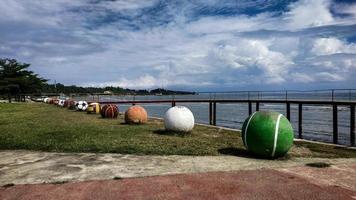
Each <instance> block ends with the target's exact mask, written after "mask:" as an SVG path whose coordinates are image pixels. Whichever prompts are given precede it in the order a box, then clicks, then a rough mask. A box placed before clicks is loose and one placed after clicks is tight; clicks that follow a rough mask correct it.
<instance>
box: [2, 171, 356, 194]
mask: <svg viewBox="0 0 356 200" xmlns="http://www.w3.org/2000/svg"><path fill="white" fill-rule="evenodd" d="M349 167H350V166H349ZM341 168H342V167H341ZM351 168H353V170H354V173H353V175H352V177H350V176H348V177H349V178H353V180H354V181H353V182H352V186H350V187H352V188H355V186H356V184H355V183H356V182H355V178H356V176H355V174H356V173H355V171H356V165H353V166H352V167H351ZM312 170H314V171H320V170H321V171H323V169H315V168H314V169H312ZM291 171H293V168H291V169H289V172H281V171H277V170H272V169H260V170H247V171H237V172H209V173H197V174H181V175H169V176H155V177H146V178H129V179H122V180H109V181H86V182H76V183H65V184H35V185H34V184H32V185H16V186H13V187H7V188H0V199H2V200H10V199H11V200H12V199H14V200H15V199H16V200H18V199H28V200H30V199H31V200H32V199H57V200H58V199H77V200H81V199H87V200H90V199H204V200H206V199H298V200H301V199H330V200H331V199H332V200H337V199H342V200H347V199H355V198H356V192H355V190H350V189H349V188H346V187H341V186H339V185H335V184H333V183H331V184H329V183H326V182H325V180H323V181H318V180H316V179H309V178H307V177H303V176H300V175H294V174H293V173H291ZM337 171H338V170H337ZM324 172H325V171H324ZM333 175H335V174H330V176H333ZM333 177H334V176H333Z"/></svg>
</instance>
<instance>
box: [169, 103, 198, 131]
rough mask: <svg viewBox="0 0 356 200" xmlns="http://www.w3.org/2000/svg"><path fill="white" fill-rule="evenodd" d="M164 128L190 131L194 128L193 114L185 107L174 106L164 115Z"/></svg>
mask: <svg viewBox="0 0 356 200" xmlns="http://www.w3.org/2000/svg"><path fill="white" fill-rule="evenodd" d="M164 126H165V128H166V130H170V131H178V132H190V131H191V130H193V128H194V115H193V113H192V111H190V110H189V109H188V108H187V107H184V106H174V107H172V108H170V109H168V110H167V112H166V114H165V115H164Z"/></svg>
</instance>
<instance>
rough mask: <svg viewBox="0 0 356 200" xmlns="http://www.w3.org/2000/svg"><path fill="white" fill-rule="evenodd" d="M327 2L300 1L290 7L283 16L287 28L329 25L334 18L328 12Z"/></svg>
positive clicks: (328, 4) (321, 0)
mask: <svg viewBox="0 0 356 200" xmlns="http://www.w3.org/2000/svg"><path fill="white" fill-rule="evenodd" d="M329 7H330V1H329V0H312V1H310V0H301V1H297V2H295V3H293V4H292V5H290V11H289V12H287V13H286V14H285V19H287V20H288V21H289V24H288V25H289V27H290V28H291V29H295V28H305V27H311V26H321V25H326V24H330V23H332V22H333V21H334V18H333V16H332V14H331V12H330V9H329Z"/></svg>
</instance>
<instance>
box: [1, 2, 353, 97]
mask: <svg viewBox="0 0 356 200" xmlns="http://www.w3.org/2000/svg"><path fill="white" fill-rule="evenodd" d="M0 57H1V58H15V59H17V60H18V61H20V62H25V63H30V64H31V67H30V69H31V70H33V71H34V72H35V73H38V74H40V75H41V76H42V77H44V78H47V79H49V82H50V83H53V82H54V81H55V80H56V81H57V82H60V83H63V84H65V85H72V84H76V85H80V86H96V87H103V86H120V87H124V88H132V89H152V88H157V87H164V88H167V89H179V90H192V91H232V90H234V91H237V90H272V89H273V90H285V89H300V90H308V89H327V88H356V77H355V76H356V0H354V1H346V0H343V1H341V0H338V1H335V0H334V1H332V0H300V1H295V0H294V1H287V0H258V1H251V0H245V1H244V0H116V1H115V0H76V1H73V0H51V1H48V0H31V1H29V0H1V3H0Z"/></svg>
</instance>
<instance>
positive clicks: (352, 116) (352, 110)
mask: <svg viewBox="0 0 356 200" xmlns="http://www.w3.org/2000/svg"><path fill="white" fill-rule="evenodd" d="M350 145H351V146H355V105H350Z"/></svg>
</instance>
